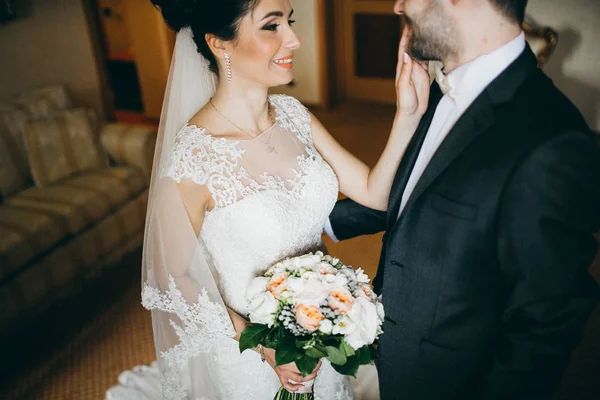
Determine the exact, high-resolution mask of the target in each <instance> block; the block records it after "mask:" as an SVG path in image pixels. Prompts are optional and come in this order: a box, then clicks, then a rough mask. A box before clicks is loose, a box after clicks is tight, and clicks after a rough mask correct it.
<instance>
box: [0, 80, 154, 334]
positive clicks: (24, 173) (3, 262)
mask: <svg viewBox="0 0 600 400" xmlns="http://www.w3.org/2000/svg"><path fill="white" fill-rule="evenodd" d="M71 110H73V104H72V101H71V99H70V98H69V96H68V94H67V92H66V90H65V88H64V87H63V86H60V85H56V86H50V87H45V88H41V89H38V90H35V91H33V92H30V93H27V94H25V95H23V96H20V97H19V98H17V99H15V100H14V101H13V102H11V104H8V105H5V106H2V107H0V196H1V197H0V304H1V305H2V306H1V307H0V333H1V334H0V336H4V335H12V334H14V333H16V332H18V331H19V330H21V329H22V328H23V327H24V326H25V325H26V324H28V323H29V322H31V321H32V320H33V319H35V318H36V317H37V316H39V314H40V313H41V312H42V311H44V310H45V309H46V308H48V307H50V306H52V305H54V304H57V302H58V301H59V300H61V299H62V298H64V296H66V295H68V294H69V293H71V292H72V291H73V290H74V289H79V288H81V287H83V285H82V284H84V283H85V282H86V281H88V280H90V279H92V278H94V277H95V276H97V275H98V274H100V273H101V272H102V270H103V269H105V268H106V267H107V266H109V265H111V264H113V262H114V261H116V260H118V259H119V258H120V257H121V256H122V255H123V254H125V253H126V252H128V251H129V250H132V249H134V248H136V247H137V246H139V245H140V243H141V240H142V236H143V228H144V220H145V210H146V202H147V195H148V192H147V189H148V184H149V177H150V171H151V163H152V155H153V151H154V144H155V140H156V129H154V128H152V127H146V126H134V125H125V124H104V125H102V124H100V123H98V119H97V118H95V114H94V113H93V111H91V110H85V113H86V114H87V115H88V116H89V119H87V120H86V121H91V122H89V124H87V125H81V126H80V125H77V124H75V123H74V122H73V121H77V119H76V118H75V119H73V118H71V117H69V118H70V119H69V118H66V117H64V116H61V115H63V114H64V115H70V116H73V115H75V116H77V115H79V117H81V113H79V114H78V113H77V111H76V110H75V111H71ZM61 113H62V114H61ZM57 121H59V122H60V123H58V122H57ZM61 121H62V122H61ZM61 124H62V125H61ZM57 126H58V128H56V127H57ZM82 126H84V127H85V126H87V127H88V128H89V127H91V129H92V130H93V132H92V134H93V136H89V137H92V139H91V140H94V141H96V143H95V144H94V143H91V142H90V143H91V144H89V145H86V146H85V149H84V148H81V149H77V148H74V149H73V148H69V147H70V145H71V143H70V140H71V139H72V138H73V137H75V136H74V135H77V134H79V133H80V130H81V129H84V128H82ZM46 128H47V129H46ZM57 132H58V133H57ZM54 133H56V134H57V135H58V136H57V137H59V138H60V140H57V139H56V138H53V137H52V134H54ZM89 137H88V139H89ZM31 139H32V140H33V141H32V140H31ZM73 140H74V139H73ZM57 142H60V145H61V146H63V147H62V148H63V149H68V152H70V153H71V155H72V156H73V159H76V158H77V156H81V154H83V153H82V152H85V151H88V150H89V148H92V147H94V146H96V145H97V151H96V154H97V156H98V160H97V162H96V161H94V163H96V164H93V163H92V164H91V165H92V167H89V166H88V167H86V169H85V170H83V171H81V170H80V171H77V169H75V171H74V172H69V170H66V174H64V173H63V175H65V176H64V177H62V178H61V179H56V180H55V181H51V180H48V177H49V176H51V174H52V173H54V172H56V171H59V172H60V168H58V167H59V166H63V167H65V166H68V165H69V162H68V161H69V160H66V161H65V160H62V158H64V157H62V158H61V157H56V159H53V158H52V156H49V155H48V153H49V150H48V149H46V148H44V147H43V146H42V147H40V146H38V145H37V144H39V143H41V144H42V145H45V144H44V143H47V144H48V145H49V146H55V145H56V144H57ZM94 148H95V147H94ZM79 150H81V151H79ZM85 154H87V153H85ZM66 158H67V159H68V158H69V157H66ZM79 158H83V162H84V163H85V162H87V161H89V157H88V156H87V155H86V156H84V157H79ZM40 160H42V161H43V162H40ZM65 168H66V167H65ZM63 169H64V168H63ZM62 172H64V171H62Z"/></svg>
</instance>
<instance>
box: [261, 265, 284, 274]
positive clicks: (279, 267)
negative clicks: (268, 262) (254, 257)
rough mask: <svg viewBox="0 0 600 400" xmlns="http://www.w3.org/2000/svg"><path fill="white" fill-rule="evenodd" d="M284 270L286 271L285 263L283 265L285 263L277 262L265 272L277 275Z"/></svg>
mask: <svg viewBox="0 0 600 400" xmlns="http://www.w3.org/2000/svg"><path fill="white" fill-rule="evenodd" d="M284 271H285V265H283V263H277V264H275V265H273V266H272V267H271V268H269V269H268V270H267V272H265V276H273V275H277V274H279V273H281V272H284Z"/></svg>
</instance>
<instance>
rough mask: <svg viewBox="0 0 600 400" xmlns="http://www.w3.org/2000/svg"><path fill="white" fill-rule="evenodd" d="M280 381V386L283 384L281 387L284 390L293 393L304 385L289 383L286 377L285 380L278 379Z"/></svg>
mask: <svg viewBox="0 0 600 400" xmlns="http://www.w3.org/2000/svg"><path fill="white" fill-rule="evenodd" d="M280 381H281V386H283V388H284V389H285V390H287V391H288V392H292V393H294V392H297V391H298V390H300V389H302V388H303V387H304V386H302V385H297V384H293V383H290V382H289V381H288V380H287V379H286V380H284V379H280Z"/></svg>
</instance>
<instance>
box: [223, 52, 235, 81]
mask: <svg viewBox="0 0 600 400" xmlns="http://www.w3.org/2000/svg"><path fill="white" fill-rule="evenodd" d="M224 55H225V63H226V64H227V81H228V82H229V83H231V78H232V77H233V74H232V73H231V57H230V56H229V53H227V52H225V53H224Z"/></svg>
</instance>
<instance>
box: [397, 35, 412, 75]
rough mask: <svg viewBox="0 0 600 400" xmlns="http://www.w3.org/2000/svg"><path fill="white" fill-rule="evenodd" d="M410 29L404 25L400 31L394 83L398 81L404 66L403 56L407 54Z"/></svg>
mask: <svg viewBox="0 0 600 400" xmlns="http://www.w3.org/2000/svg"><path fill="white" fill-rule="evenodd" d="M410 33H411V32H410V28H409V27H408V25H404V29H403V30H402V37H401V38H400V44H399V45H398V65H396V82H398V79H400V74H401V72H402V67H403V66H404V62H405V61H404V54H405V53H407V52H408V43H409V42H410Z"/></svg>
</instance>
